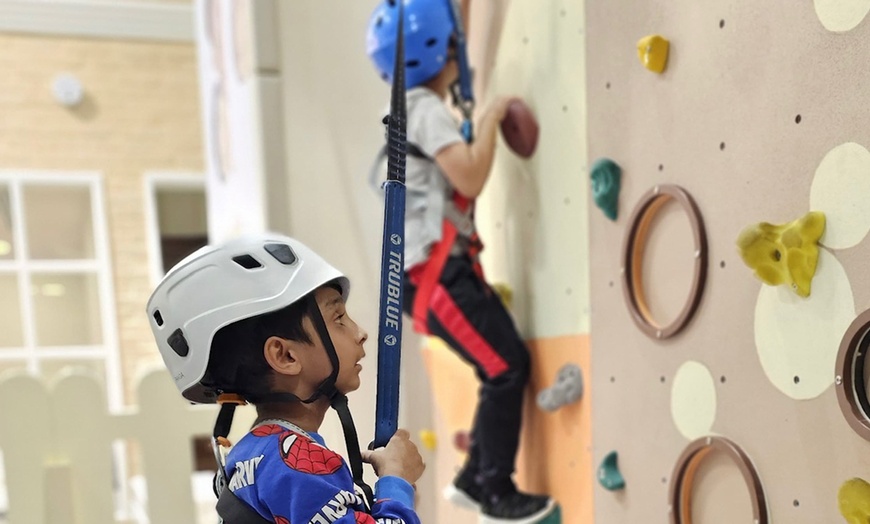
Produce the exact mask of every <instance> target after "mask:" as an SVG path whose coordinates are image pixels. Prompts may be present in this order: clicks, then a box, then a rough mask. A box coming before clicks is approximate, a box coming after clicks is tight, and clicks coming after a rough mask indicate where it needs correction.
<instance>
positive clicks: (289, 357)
mask: <svg viewBox="0 0 870 524" xmlns="http://www.w3.org/2000/svg"><path fill="white" fill-rule="evenodd" d="M300 346H301V344H299V343H298V342H296V341H294V340H286V339H283V338H281V337H274V336H273V337H269V338H268V339H266V342H265V343H264V344H263V356H264V357H266V362H268V364H269V367H271V368H272V369H274V370H275V372H277V373H280V374H282V375H298V374H299V373H301V372H302V361H300V360H299V351H300V349H301V348H300Z"/></svg>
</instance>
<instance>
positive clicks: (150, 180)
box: [143, 171, 208, 288]
mask: <svg viewBox="0 0 870 524" xmlns="http://www.w3.org/2000/svg"><path fill="white" fill-rule="evenodd" d="M143 180H144V188H145V190H144V193H145V238H146V239H147V241H148V268H149V269H148V273H149V274H150V275H151V287H152V288H154V287H155V286H157V284H158V283H160V280H161V279H162V278H163V274H164V272H163V269H164V268H163V249H162V248H161V247H160V220H159V218H160V217H159V216H158V215H159V213H158V209H157V192H158V191H160V190H161V189H201V190H202V192H203V193H204V194H205V196H206V199H207V198H208V190H207V188H206V182H205V175H203V174H202V173H193V172H189V171H177V172H176V171H146V172H145V176H144V179H143ZM206 220H207V218H206ZM166 269H169V268H166Z"/></svg>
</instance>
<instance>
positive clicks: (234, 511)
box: [216, 488, 275, 524]
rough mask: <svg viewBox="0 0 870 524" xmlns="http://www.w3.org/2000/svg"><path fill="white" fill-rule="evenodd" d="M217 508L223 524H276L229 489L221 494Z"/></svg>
mask: <svg viewBox="0 0 870 524" xmlns="http://www.w3.org/2000/svg"><path fill="white" fill-rule="evenodd" d="M216 508H217V514H218V515H219V516H220V518H221V520H222V521H223V524H275V523H274V522H272V521H271V520H268V519H265V518H263V516H262V515H260V514H259V513H257V512H256V510H254V508H252V507H251V506H249V505H248V504H247V503H246V502H244V501H243V500H242V499H240V498H239V497H237V496H236V494H235V493H233V492H232V491H230V490H229V488H227V489H225V490H223V491H222V492H221V495H220V497H218V501H217V506H216Z"/></svg>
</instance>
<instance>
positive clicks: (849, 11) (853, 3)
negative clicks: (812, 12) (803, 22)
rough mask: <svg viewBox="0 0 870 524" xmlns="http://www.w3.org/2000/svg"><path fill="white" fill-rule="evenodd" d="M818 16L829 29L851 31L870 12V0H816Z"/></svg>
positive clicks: (839, 31) (836, 31) (842, 31)
mask: <svg viewBox="0 0 870 524" xmlns="http://www.w3.org/2000/svg"><path fill="white" fill-rule="evenodd" d="M813 4H814V5H815V8H816V16H818V17H819V21H820V22H821V23H822V25H823V26H824V27H825V29H827V30H828V31H833V32H835V33H845V32H846V31H851V30H852V29H855V27H857V26H858V24H860V23H861V21H863V20H864V18H865V17H866V16H867V13H868V12H870V0H814V1H813Z"/></svg>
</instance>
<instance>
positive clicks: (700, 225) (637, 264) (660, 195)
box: [622, 184, 707, 339]
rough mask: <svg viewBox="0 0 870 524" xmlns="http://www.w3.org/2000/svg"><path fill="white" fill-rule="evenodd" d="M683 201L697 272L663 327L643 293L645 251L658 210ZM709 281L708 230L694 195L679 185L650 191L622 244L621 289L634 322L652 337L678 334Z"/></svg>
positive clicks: (633, 216) (646, 194)
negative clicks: (677, 310) (679, 307)
mask: <svg viewBox="0 0 870 524" xmlns="http://www.w3.org/2000/svg"><path fill="white" fill-rule="evenodd" d="M670 200H673V201H676V202H677V203H678V204H680V205H681V206H682V207H683V209H684V210H685V212H686V215H687V216H688V217H689V222H691V224H692V236H693V237H694V240H695V274H694V277H693V280H692V290H691V292H690V294H689V298H688V300H687V301H686V303H685V304H684V305H683V309H682V311H680V314H679V315H678V316H677V318H676V319H674V321H673V322H671V323H670V324H668V325H667V326H661V325H659V323H658V322H656V320H655V319H654V318H653V316H652V313H650V308H649V305H648V304H647V301H646V297H645V296H644V293H643V251H644V246H645V243H646V239H647V236H648V233H649V228H650V224H651V223H652V219H653V217H655V215H656V213H658V211H659V210H660V209H661V208H662V206H664V205H665V204H666V203H667V202H668V201H670ZM706 280H707V232H706V231H705V230H704V221H703V219H702V218H701V212H700V211H699V210H698V206H697V204H695V201H694V199H692V196H691V195H689V193H688V192H686V190H685V189H683V188H682V187H680V186H676V185H671V184H663V185H659V186H655V187H653V188H652V189H650V190H649V191H647V192H646V193H645V194H644V195H643V196H642V197H641V198H640V203H639V204H638V205H637V206H636V207H635V208H634V211H632V213H631V218H630V219H629V227H628V234H627V235H626V236H625V242H624V243H623V246H622V283H623V286H622V291H623V295H624V297H625V302H626V304H627V305H628V309H629V311H631V318H632V319H633V320H634V322H635V324H637V326H638V327H639V328H640V329H641V331H643V332H644V333H646V334H647V335H649V336H650V337H652V338H657V339H665V338H669V337H672V336H674V335H676V334H677V333H679V332H680V331H681V330H682V329H683V328H684V327H685V326H686V324H688V322H689V320H691V318H692V316H693V315H694V314H695V311H697V309H698V305H699V304H700V302H701V295H702V294H703V292H704V283H705V282H706Z"/></svg>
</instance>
